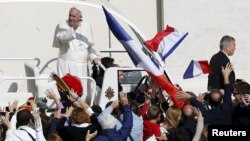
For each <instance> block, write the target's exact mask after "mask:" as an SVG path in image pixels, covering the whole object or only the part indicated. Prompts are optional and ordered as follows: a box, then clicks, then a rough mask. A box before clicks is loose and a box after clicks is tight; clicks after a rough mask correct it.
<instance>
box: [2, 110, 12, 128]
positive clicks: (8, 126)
mask: <svg viewBox="0 0 250 141" xmlns="http://www.w3.org/2000/svg"><path fill="white" fill-rule="evenodd" d="M9 119H10V113H9V112H6V114H5V116H1V117H0V121H1V123H3V124H4V125H5V126H6V127H7V128H8V129H10V128H11V125H10V121H9Z"/></svg>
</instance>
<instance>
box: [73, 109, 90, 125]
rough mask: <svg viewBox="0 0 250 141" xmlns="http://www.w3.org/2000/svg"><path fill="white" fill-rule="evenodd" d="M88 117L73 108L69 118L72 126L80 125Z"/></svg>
mask: <svg viewBox="0 0 250 141" xmlns="http://www.w3.org/2000/svg"><path fill="white" fill-rule="evenodd" d="M87 117H88V114H87V113H86V112H85V110H83V109H82V108H75V109H74V110H73V111H72V114H71V116H70V118H71V120H72V121H73V123H74V124H82V123H84V121H85V120H86V118H87Z"/></svg>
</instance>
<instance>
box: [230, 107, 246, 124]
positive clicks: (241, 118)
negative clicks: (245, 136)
mask: <svg viewBox="0 0 250 141" xmlns="http://www.w3.org/2000/svg"><path fill="white" fill-rule="evenodd" d="M232 120H233V121H232V122H233V124H238V125H250V105H248V106H244V107H242V106H241V105H240V104H237V105H235V107H234V110H233V117H232Z"/></svg>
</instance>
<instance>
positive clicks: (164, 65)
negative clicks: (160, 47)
mask: <svg viewBox="0 0 250 141" xmlns="http://www.w3.org/2000/svg"><path fill="white" fill-rule="evenodd" d="M129 27H130V28H131V29H132V31H133V32H134V33H135V35H136V37H137V38H138V39H139V41H140V42H141V43H142V48H143V51H144V52H145V53H146V54H148V55H150V56H152V57H154V58H155V59H156V60H157V61H158V63H159V64H160V66H161V67H162V68H163V69H164V72H165V73H164V75H165V76H166V77H167V78H168V80H169V81H170V82H171V83H172V84H174V85H175V84H177V83H176V82H175V81H174V79H173V77H172V76H171V75H170V73H169V71H168V69H167V66H166V64H165V62H164V61H163V60H162V59H161V57H160V55H159V54H158V53H155V52H152V51H151V50H149V49H148V48H147V47H146V45H145V44H144V40H143V39H142V37H141V36H140V35H139V34H138V33H137V32H136V31H135V30H134V29H133V28H132V27H131V26H130V25H129Z"/></svg>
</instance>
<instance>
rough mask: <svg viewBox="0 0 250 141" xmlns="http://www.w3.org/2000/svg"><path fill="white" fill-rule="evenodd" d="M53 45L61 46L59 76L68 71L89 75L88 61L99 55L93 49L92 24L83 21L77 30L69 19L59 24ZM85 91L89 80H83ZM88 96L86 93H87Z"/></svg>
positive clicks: (78, 74)
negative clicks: (71, 25)
mask: <svg viewBox="0 0 250 141" xmlns="http://www.w3.org/2000/svg"><path fill="white" fill-rule="evenodd" d="M53 47H56V48H59V57H58V64H57V71H58V74H59V76H61V77H62V76H64V75H65V74H67V73H71V74H72V75H76V76H79V77H85V76H89V73H88V61H91V62H92V61H93V59H94V58H96V57H97V53H96V51H95V49H93V37H92V30H91V25H90V24H88V23H85V22H83V23H81V25H80V26H79V27H78V28H77V30H76V31H74V29H73V28H72V27H69V25H68V24H67V21H65V22H63V23H61V24H58V25H57V27H56V30H55V35H54V41H53ZM82 82H83V85H84V93H86V92H87V91H86V89H87V87H88V86H87V81H82ZM85 96H86V95H85Z"/></svg>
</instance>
